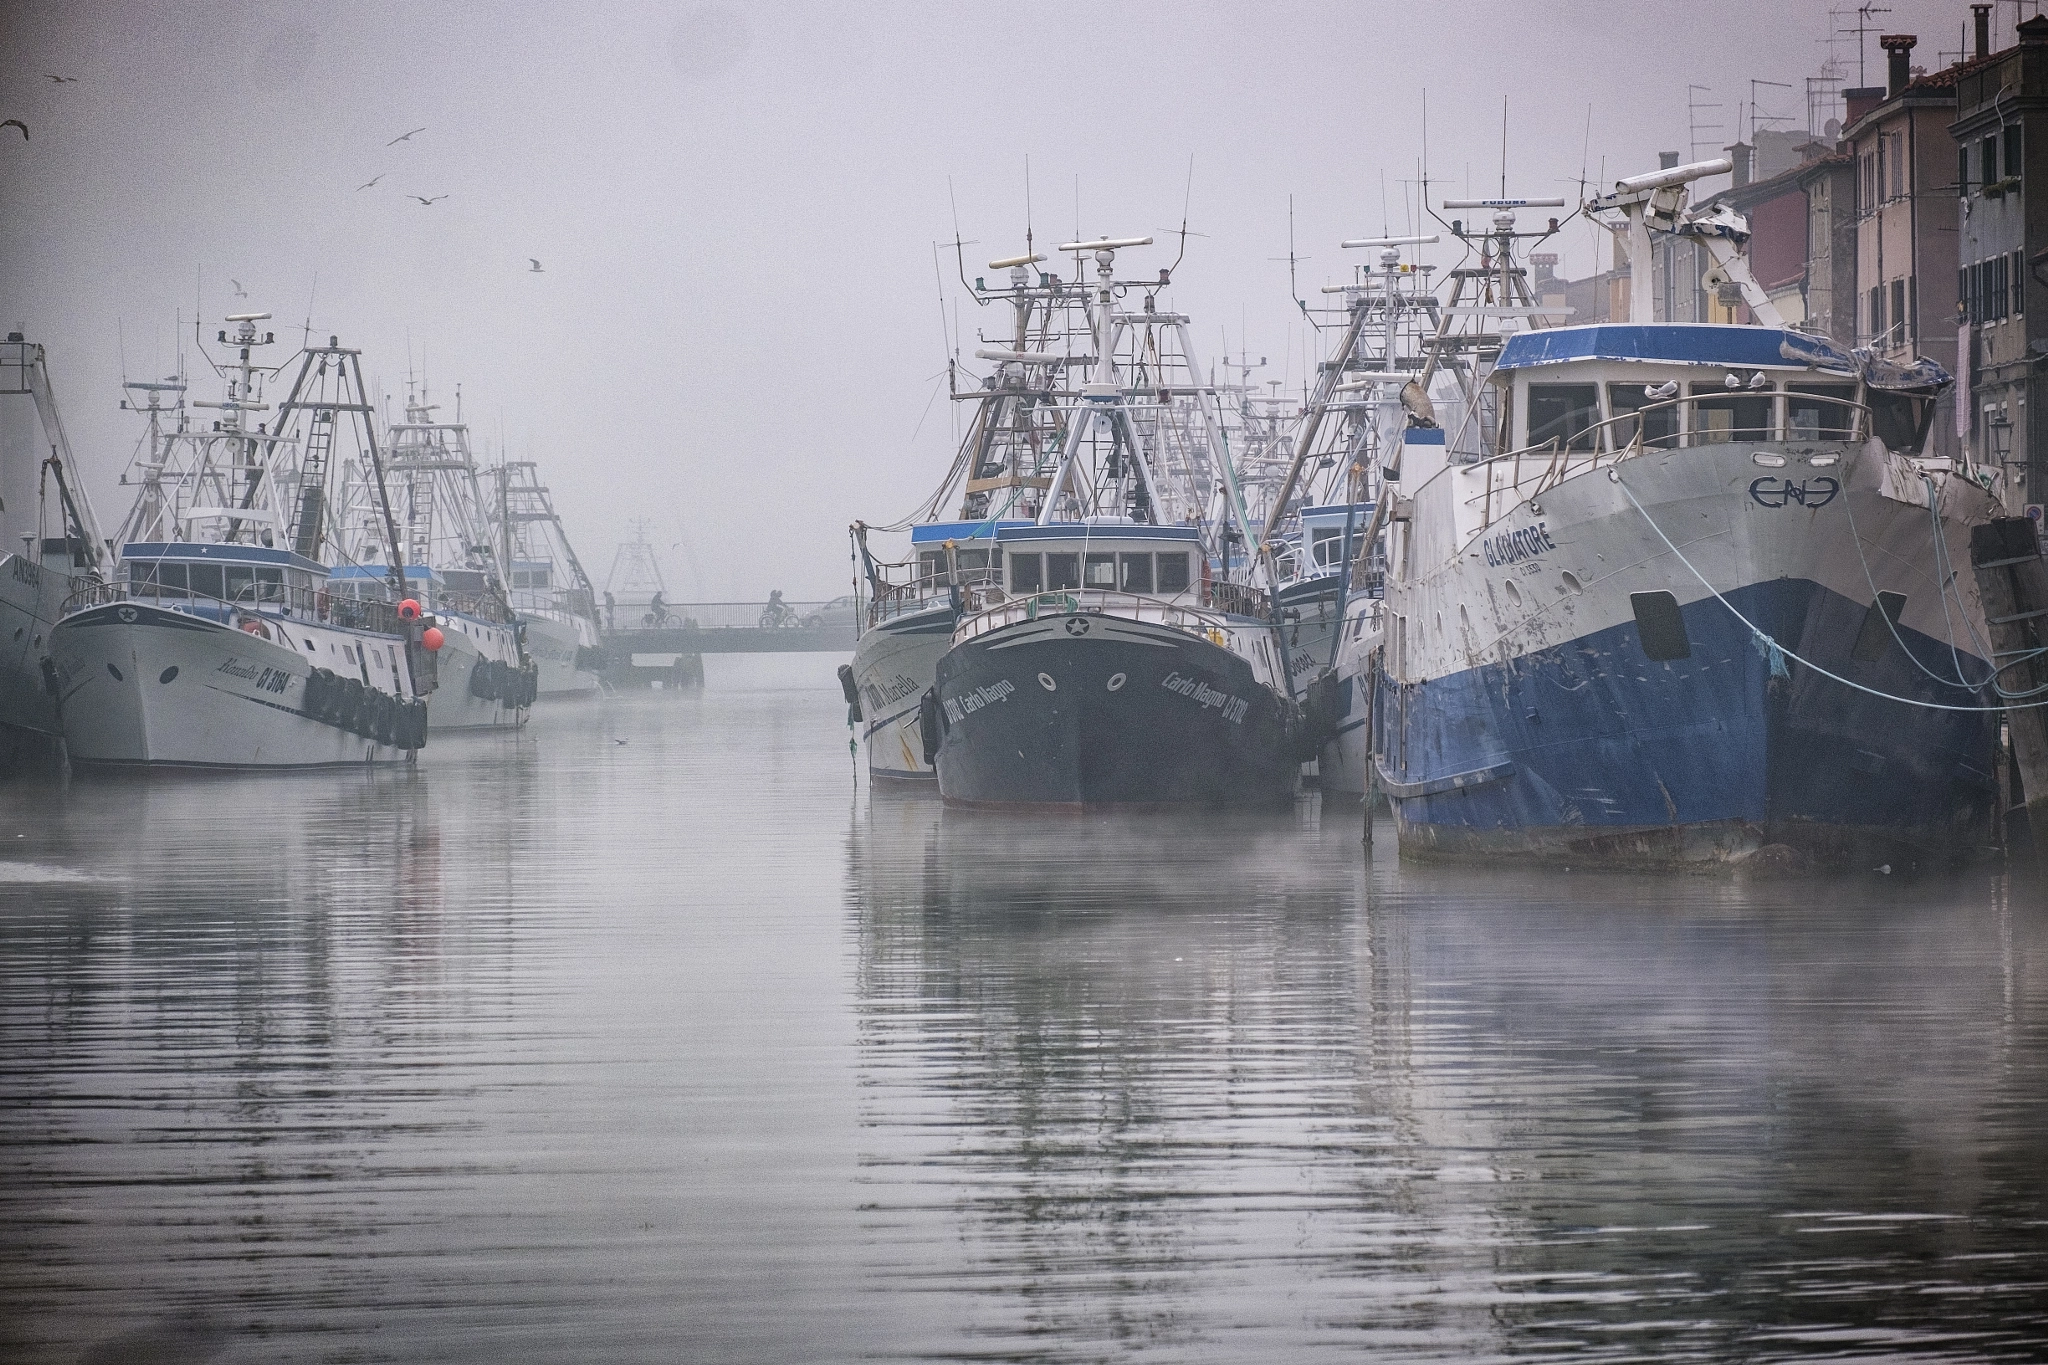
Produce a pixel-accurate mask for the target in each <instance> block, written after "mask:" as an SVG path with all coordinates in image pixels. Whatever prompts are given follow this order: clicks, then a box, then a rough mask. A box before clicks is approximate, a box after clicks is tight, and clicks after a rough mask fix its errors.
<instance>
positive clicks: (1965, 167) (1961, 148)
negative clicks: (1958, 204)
mask: <svg viewBox="0 0 2048 1365" xmlns="http://www.w3.org/2000/svg"><path fill="white" fill-rule="evenodd" d="M1956 194H1957V195H1959V196H1961V197H1962V198H1968V197H1969V194H1970V144H1969V143H1967V142H1958V143H1957V144H1956Z"/></svg>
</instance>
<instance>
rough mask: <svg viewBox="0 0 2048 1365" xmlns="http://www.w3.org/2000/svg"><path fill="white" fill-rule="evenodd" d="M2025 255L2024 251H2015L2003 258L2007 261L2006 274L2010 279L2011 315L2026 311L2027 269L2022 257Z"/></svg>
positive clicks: (2018, 314)
mask: <svg viewBox="0 0 2048 1365" xmlns="http://www.w3.org/2000/svg"><path fill="white" fill-rule="evenodd" d="M2025 255H2026V253H2025V252H2022V251H2015V252H2013V253H2012V254H2011V255H2010V256H2007V257H2006V258H2005V259H2006V260H2007V262H2009V264H2008V265H2007V267H2006V274H2007V277H2008V278H2009V279H2011V281H2012V302H2011V304H2010V305H2009V306H2010V308H2011V310H2012V316H2013V317H2018V316H2020V315H2021V314H2022V313H2024V312H2026V311H2027V270H2026V262H2025V261H2024V260H2023V259H2022V257H2024V256H2025Z"/></svg>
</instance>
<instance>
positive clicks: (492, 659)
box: [329, 384, 538, 730]
mask: <svg viewBox="0 0 2048 1365" xmlns="http://www.w3.org/2000/svg"><path fill="white" fill-rule="evenodd" d="M438 411H439V406H438V405H437V404H435V403H432V402H430V401H429V398H428V393H427V389H426V386H425V385H423V384H422V385H419V386H418V387H416V388H415V387H412V386H408V389H407V393H406V398H405V406H404V413H405V420H404V421H402V422H392V423H390V424H388V426H387V427H386V441H387V444H386V446H385V448H384V456H383V470H384V472H383V475H382V478H381V480H380V479H379V478H377V477H376V476H375V473H374V471H372V470H371V469H370V467H369V465H368V464H367V462H364V461H355V462H352V463H351V464H350V466H349V471H350V477H349V479H348V481H347V497H346V504H345V505H346V515H345V517H344V522H343V525H344V527H345V529H346V531H347V532H348V539H347V541H346V548H347V551H348V559H349V561H350V562H348V563H346V564H342V565H338V566H336V568H335V569H334V571H333V573H332V574H331V575H330V577H331V582H330V584H329V588H330V591H332V592H333V593H335V594H336V595H337V596H340V597H343V598H346V599H349V600H355V601H364V602H382V603H387V604H388V603H390V602H391V601H392V600H393V599H392V594H393V593H394V592H400V590H399V588H397V587H396V586H394V585H395V584H398V583H400V582H402V583H403V591H402V593H400V596H401V597H403V598H408V599H411V600H413V601H415V602H417V603H418V604H419V605H420V607H421V608H423V609H424V610H425V611H426V612H428V613H429V614H430V615H431V617H432V619H433V623H434V625H435V627H436V628H438V629H439V630H440V632H441V635H442V639H443V641H444V644H443V647H442V649H441V651H440V653H439V655H438V656H437V657H436V659H435V669H436V672H437V673H438V675H439V682H440V685H439V686H438V687H436V688H435V690H434V691H433V692H432V693H431V694H430V695H429V696H428V699H427V726H428V728H429V729H431V730H494V729H512V728H516V727H518V726H519V725H522V724H524V723H525V720H526V712H527V708H528V707H530V706H531V705H532V704H533V701H534V698H535V696H536V695H537V694H538V669H537V668H536V667H535V666H534V664H533V661H532V660H531V659H530V658H529V657H528V655H527V652H526V648H525V644H524V641H523V640H522V638H521V637H522V633H523V632H522V627H521V624H520V621H519V618H518V616H517V614H516V613H515V612H514V611H513V609H512V605H511V602H510V600H509V599H508V597H507V594H506V588H505V582H506V579H505V575H504V573H503V571H502V570H501V568H500V566H499V562H498V548H497V537H496V535H494V534H493V530H492V525H491V521H490V516H489V508H488V507H487V505H486V502H485V499H484V495H483V491H482V488H481V486H480V484H479V482H478V478H477V464H476V457H475V455H474V453H473V451H472V449H471V446H470V439H469V427H468V425H467V424H465V423H464V422H463V421H462V412H461V397H460V390H458V391H457V398H456V411H455V414H454V420H452V421H447V422H443V421H440V420H438V419H437V417H436V413H437V412H438ZM386 488H388V490H389V498H390V502H391V507H392V515H393V517H394V519H395V523H396V528H397V543H398V544H399V545H400V546H402V547H403V568H402V569H401V568H399V567H397V563H396V562H395V561H390V560H385V559H383V558H382V556H383V555H384V549H385V544H386V541H385V538H384V537H383V535H382V534H381V533H380V531H379V528H378V526H377V522H378V521H379V519H380V499H382V498H383V497H384V496H385V493H384V490H385V489H386Z"/></svg>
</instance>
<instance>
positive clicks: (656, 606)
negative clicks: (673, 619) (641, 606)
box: [647, 593, 668, 626]
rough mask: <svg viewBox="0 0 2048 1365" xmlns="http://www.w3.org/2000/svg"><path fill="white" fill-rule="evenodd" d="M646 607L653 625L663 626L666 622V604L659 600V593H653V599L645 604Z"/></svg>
mask: <svg viewBox="0 0 2048 1365" xmlns="http://www.w3.org/2000/svg"><path fill="white" fill-rule="evenodd" d="M647 608H648V615H650V616H652V617H653V618H654V624H655V625H657V626H665V625H667V624H668V604H667V603H666V602H664V601H662V600H661V594H660V593H656V594H654V600H653V601H651V602H649V603H648V604H647Z"/></svg>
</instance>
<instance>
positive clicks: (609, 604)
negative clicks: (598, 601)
mask: <svg viewBox="0 0 2048 1365" xmlns="http://www.w3.org/2000/svg"><path fill="white" fill-rule="evenodd" d="M604 628H605V629H606V630H617V629H618V628H619V604H618V603H617V602H614V601H613V600H612V595H611V594H610V593H606V594H605V595H604Z"/></svg>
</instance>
